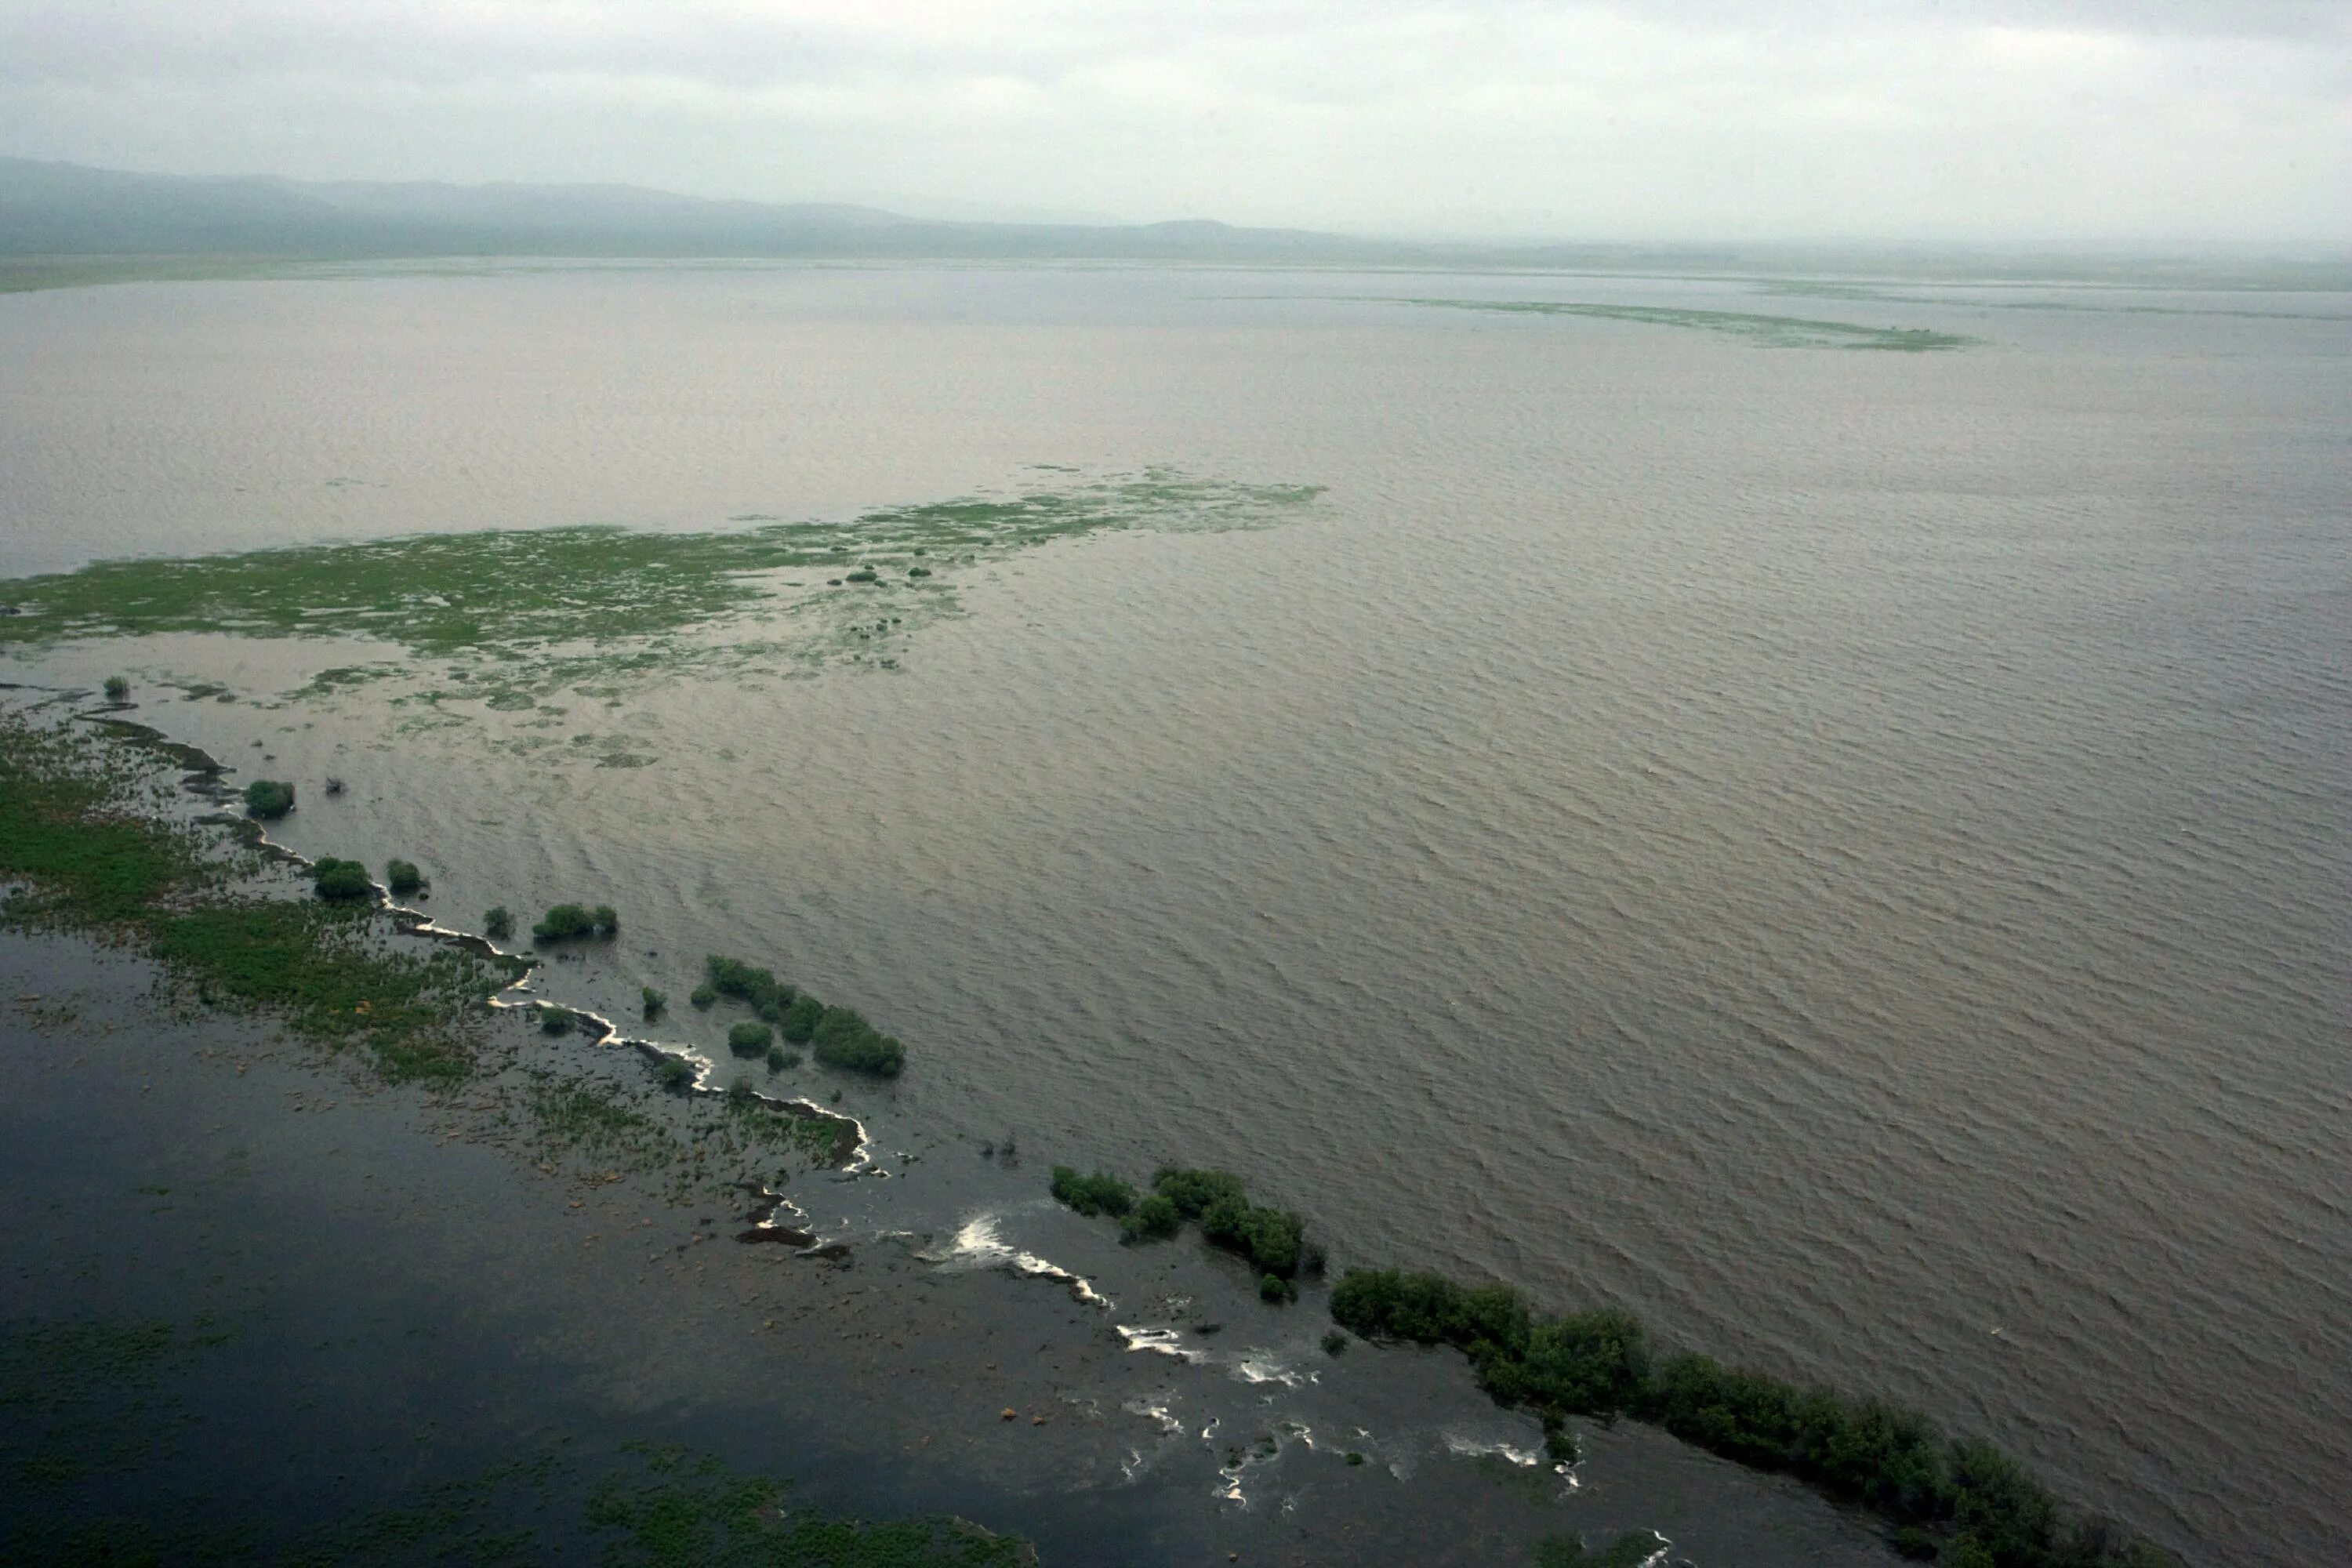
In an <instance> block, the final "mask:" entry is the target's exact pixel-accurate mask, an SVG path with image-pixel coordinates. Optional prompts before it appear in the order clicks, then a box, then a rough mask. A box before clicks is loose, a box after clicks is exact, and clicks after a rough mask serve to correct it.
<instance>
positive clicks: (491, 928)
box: [482, 904, 514, 942]
mask: <svg viewBox="0 0 2352 1568" xmlns="http://www.w3.org/2000/svg"><path fill="white" fill-rule="evenodd" d="M482 930H483V931H485V932H486V933H487V934H488V936H489V937H490V939H491V940H492V941H494V942H504V941H506V939H507V938H509V937H510V936H512V935H514V916H512V915H510V914H509V913H508V912H507V907H506V906H505V905H504V904H499V905H497V906H495V907H493V908H492V909H491V910H490V911H489V912H488V914H485V915H484V916H483V917H482Z"/></svg>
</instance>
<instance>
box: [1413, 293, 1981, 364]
mask: <svg viewBox="0 0 2352 1568" xmlns="http://www.w3.org/2000/svg"><path fill="white" fill-rule="evenodd" d="M1385 302H1386V303H1389V304H1396V305H1418V306H1422V307H1423V308H1424V309H1429V310H1488V311H1495V312H1498V313H1500V314H1504V315H1516V316H1582V317H1585V318H1587V319H1589V320H1592V321H1633V322H1638V323H1640V324H1642V325H1644V326H1653V327H1681V328H1684V329H1685V330H1688V331H1703V332H1720V333H1723V334H1725V335H1727V336H1729V337H1735V338H1745V339H1747V340H1748V342H1754V343H1759V344H1762V345H1763V346H1765V347H1768V348H1780V349H1874V350H1881V351H1886V352H1891V353H1940V352H1943V351H1946V350H1950V349H1963V348H1969V347H1971V346H1973V345H1974V344H1975V343H1976V342H1977V340H1976V339H1974V338H1970V337H1965V336H1962V335H1960V334H1958V333H1957V332H1937V331H1928V330H1927V329H1926V328H1924V327H1873V326H1866V325H1864V324H1863V323H1862V322H1859V321H1812V320H1809V319H1807V318H1805V317H1801V316H1768V315H1759V314H1757V313H1755V312H1752V311H1747V310H1682V309H1677V308H1673V307H1668V306H1662V305H1607V304H1599V303H1581V302H1577V301H1570V300H1414V299H1399V300H1388V301H1385Z"/></svg>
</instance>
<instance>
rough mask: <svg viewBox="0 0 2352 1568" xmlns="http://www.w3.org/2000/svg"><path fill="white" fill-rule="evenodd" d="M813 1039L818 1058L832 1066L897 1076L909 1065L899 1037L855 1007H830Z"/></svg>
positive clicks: (886, 1076) (879, 1074)
mask: <svg viewBox="0 0 2352 1568" xmlns="http://www.w3.org/2000/svg"><path fill="white" fill-rule="evenodd" d="M810 1038H811V1039H812V1040H814V1042H815V1045H814V1049H815V1051H816V1059H817V1060H818V1061H820V1062H823V1063H824V1065H825V1066H826V1067H829V1068H846V1069H848V1070H850V1071H852V1072H866V1073H872V1074H874V1075H875V1076H876V1077H877V1078H897V1077H898V1072H899V1069H900V1068H902V1067H904V1066H905V1065H906V1060H907V1048H906V1047H904V1046H902V1045H900V1044H899V1043H898V1039H897V1037H895V1036H891V1035H886V1034H883V1033H881V1032H880V1031H879V1030H877V1029H876V1028H875V1027H874V1026H873V1025H871V1024H869V1023H867V1022H866V1017H865V1015H863V1014H861V1013H859V1012H858V1011H857V1010H856V1008H855V1007H827V1008H826V1009H825V1010H824V1016H823V1017H821V1018H819V1019H818V1020H817V1026H816V1032H815V1033H814V1035H812V1036H811V1037H810Z"/></svg>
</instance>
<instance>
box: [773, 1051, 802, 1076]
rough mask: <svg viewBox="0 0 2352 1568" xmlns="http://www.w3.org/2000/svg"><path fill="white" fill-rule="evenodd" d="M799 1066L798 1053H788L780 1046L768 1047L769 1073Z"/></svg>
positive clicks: (799, 1056) (799, 1058) (799, 1055)
mask: <svg viewBox="0 0 2352 1568" xmlns="http://www.w3.org/2000/svg"><path fill="white" fill-rule="evenodd" d="M800 1065H801V1054H800V1052H798V1051H788V1050H786V1049H784V1047H782V1046H770V1047H768V1070H769V1071H770V1072H782V1071H783V1070H784V1069H785V1068H796V1067H798V1066H800Z"/></svg>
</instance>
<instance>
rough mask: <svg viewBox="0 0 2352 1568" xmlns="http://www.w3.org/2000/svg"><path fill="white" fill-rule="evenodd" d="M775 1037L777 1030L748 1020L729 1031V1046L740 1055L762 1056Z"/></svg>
mask: <svg viewBox="0 0 2352 1568" xmlns="http://www.w3.org/2000/svg"><path fill="white" fill-rule="evenodd" d="M774 1038H775V1031H774V1030H772V1029H771V1028H769V1027H768V1026H767V1025H765V1024H754V1023H751V1022H750V1021H748V1020H747V1021H745V1022H743V1023H740V1024H738V1025H736V1026H734V1027H733V1028H731V1029H730V1030H728V1031H727V1048H728V1049H729V1050H730V1051H733V1052H734V1053H735V1054H736V1055H737V1056H739V1057H756V1056H761V1055H764V1054H765V1053H766V1051H767V1049H768V1047H769V1045H770V1043H771V1042H772V1041H773V1040H774Z"/></svg>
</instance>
